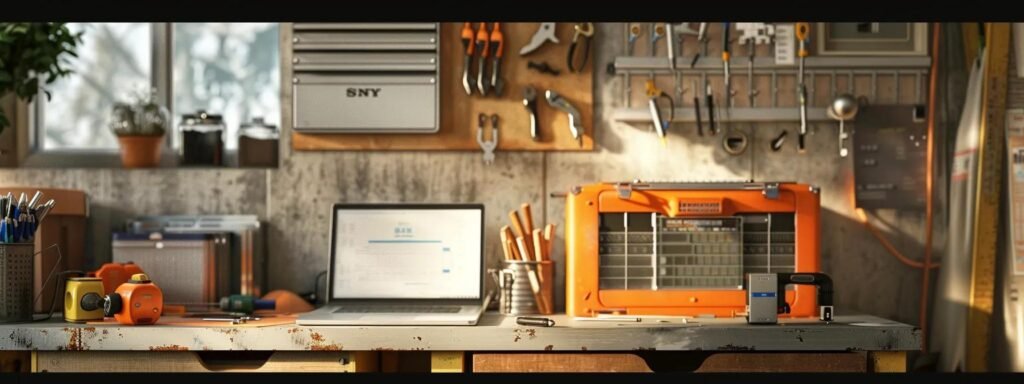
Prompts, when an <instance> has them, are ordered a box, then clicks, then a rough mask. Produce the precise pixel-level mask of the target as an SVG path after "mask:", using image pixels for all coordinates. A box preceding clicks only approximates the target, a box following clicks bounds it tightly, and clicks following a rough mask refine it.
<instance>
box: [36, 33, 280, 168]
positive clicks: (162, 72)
mask: <svg viewBox="0 0 1024 384" xmlns="http://www.w3.org/2000/svg"><path fill="white" fill-rule="evenodd" d="M149 28H150V85H151V86H152V87H154V88H156V95H155V98H156V100H155V101H156V102H158V103H160V104H161V105H163V106H165V107H167V109H168V110H169V111H173V110H174V108H173V105H172V103H173V101H174V89H173V81H174V79H173V76H174V63H173V60H174V52H173V49H174V45H173V42H174V36H173V33H174V23H149ZM279 28H280V23H279ZM39 96H40V97H43V95H42V92H40V95H39ZM45 119H46V113H45V110H44V103H42V102H40V98H39V97H37V98H36V99H35V100H34V101H33V102H32V103H30V104H29V105H28V124H27V126H28V135H27V136H28V153H27V154H26V156H25V158H24V160H23V161H22V162H21V164H20V166H21V167H27V168H121V155H120V152H119V151H118V150H117V149H101V148H82V149H68V148H61V149H44V148H43V147H42V140H43V135H44V134H45V132H44V128H43V122H44V121H45ZM172 121H173V119H172ZM175 132H176V129H175V127H171V129H169V130H168V132H167V134H165V135H164V140H163V147H164V150H163V152H162V153H161V155H160V165H159V167H160V168H176V167H178V162H179V158H178V155H177V152H176V151H175V149H174V147H173V135H174V134H175ZM224 155H225V156H224V165H223V166H219V167H218V166H208V168H236V167H237V166H238V154H237V149H226V148H225V150H224ZM189 168H207V167H195V166H189Z"/></svg>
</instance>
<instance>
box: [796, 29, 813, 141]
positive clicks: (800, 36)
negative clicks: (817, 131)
mask: <svg viewBox="0 0 1024 384" xmlns="http://www.w3.org/2000/svg"><path fill="white" fill-rule="evenodd" d="M795 29H796V38H797V40H799V41H800V49H799V51H798V52H797V54H798V55H799V56H800V64H799V69H798V70H797V73H798V74H797V76H798V77H799V80H798V84H799V85H798V87H799V88H798V89H797V97H798V98H799V99H800V134H799V135H798V136H797V142H796V143H797V144H796V145H797V150H798V151H799V152H801V153H802V152H804V144H805V143H804V138H805V136H806V135H807V86H806V85H805V84H804V59H805V58H806V57H807V55H808V53H807V39H808V37H809V34H810V32H811V25H810V24H809V23H796V26H795Z"/></svg>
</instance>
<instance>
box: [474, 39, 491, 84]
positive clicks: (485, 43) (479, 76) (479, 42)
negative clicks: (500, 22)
mask: <svg viewBox="0 0 1024 384" xmlns="http://www.w3.org/2000/svg"><path fill="white" fill-rule="evenodd" d="M490 45H491V44H490V34H488V33H487V23H480V28H478V29H477V30H476V51H477V52H479V53H480V61H479V66H477V72H476V87H477V90H479V91H480V95H483V96H487V91H488V90H489V89H490V88H491V83H490V82H489V81H487V80H486V77H485V75H484V71H485V70H486V65H487V53H488V52H487V51H489V50H490Z"/></svg>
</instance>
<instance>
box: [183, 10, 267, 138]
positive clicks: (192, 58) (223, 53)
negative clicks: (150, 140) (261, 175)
mask: <svg viewBox="0 0 1024 384" xmlns="http://www.w3.org/2000/svg"><path fill="white" fill-rule="evenodd" d="M172 36H174V56H173V57H174V64H173V65H174V66H173V71H174V74H173V76H174V85H173V87H172V89H173V92H174V103H173V104H172V106H173V107H174V121H175V127H177V126H178V124H180V122H181V115H183V114H189V113H194V112H196V111H197V110H200V109H202V110H205V111H207V112H208V113H211V114H219V115H222V116H223V117H224V124H225V125H226V126H227V131H226V132H225V136H224V141H225V146H226V147H227V148H228V149H235V148H237V147H238V139H237V137H236V132H238V126H239V124H241V123H244V122H247V121H250V120H251V119H252V118H253V117H263V118H264V120H265V121H266V122H267V123H270V124H274V125H276V126H278V127H280V125H281V124H280V120H281V99H280V93H279V89H280V62H279V60H278V58H279V56H278V45H279V44H278V23H175V24H174V31H173V34H172ZM178 141H180V138H178V137H177V135H175V138H174V143H175V146H177V145H178Z"/></svg>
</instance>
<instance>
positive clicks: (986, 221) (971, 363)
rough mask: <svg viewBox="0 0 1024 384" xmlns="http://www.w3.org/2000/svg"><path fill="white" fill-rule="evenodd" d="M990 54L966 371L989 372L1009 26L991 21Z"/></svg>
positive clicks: (988, 31)
mask: <svg viewBox="0 0 1024 384" xmlns="http://www.w3.org/2000/svg"><path fill="white" fill-rule="evenodd" d="M985 36H987V40H988V41H987V42H986V43H985V47H986V48H985V54H986V55H989V56H988V63H987V65H988V66H987V68H985V70H984V72H983V73H984V79H985V80H984V81H985V83H984V85H983V89H982V102H983V103H984V104H983V105H982V113H981V125H980V131H981V133H980V135H979V136H980V139H979V143H978V152H979V156H978V190H977V193H976V195H975V196H976V199H977V200H976V202H975V209H974V212H975V216H974V242H973V249H972V252H971V254H972V257H971V295H970V298H971V300H970V303H969V307H970V310H969V311H968V312H967V354H966V356H967V362H966V368H967V371H968V372H982V371H986V370H987V368H988V350H989V337H990V332H991V329H990V328H991V326H992V307H993V301H994V300H993V297H994V292H995V279H996V277H995V268H996V253H997V252H998V250H997V249H998V246H999V238H998V235H997V233H998V232H999V213H1000V209H1001V207H1000V198H1001V196H1000V195H1001V193H1002V188H1003V187H1002V186H1001V182H1002V178H1003V177H1004V175H1003V168H1002V164H1003V152H1002V151H1003V150H1004V149H1005V148H1006V135H1005V134H1006V132H1005V128H1006V127H1005V125H1006V94H1007V89H1006V84H1007V74H1008V70H1009V64H1010V24H1009V23H988V24H987V25H986V28H985Z"/></svg>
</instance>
